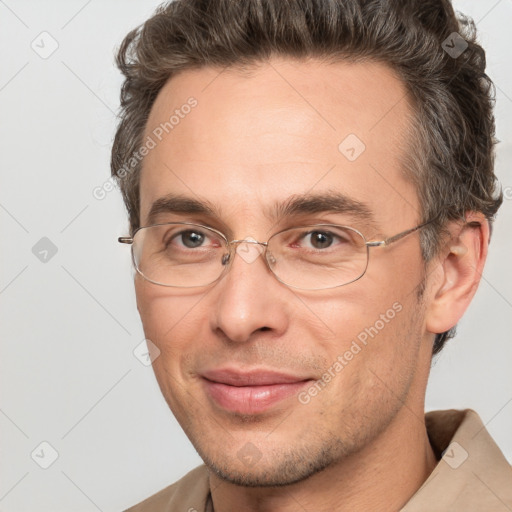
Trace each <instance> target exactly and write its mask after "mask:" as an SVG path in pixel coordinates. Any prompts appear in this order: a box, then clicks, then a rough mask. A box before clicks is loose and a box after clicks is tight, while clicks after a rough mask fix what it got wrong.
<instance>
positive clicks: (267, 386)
mask: <svg viewBox="0 0 512 512" xmlns="http://www.w3.org/2000/svg"><path fill="white" fill-rule="evenodd" d="M201 377H202V380H203V383H204V387H205V390H206V394H207V395H208V397H209V398H210V399H211V400H212V401H213V402H214V403H215V404H216V405H217V406H219V407H221V408H222V409H224V410H227V411H229V412H233V413H238V414H261V413H263V412H265V411H267V410H269V409H271V408H272V407H273V406H275V405H277V404H278V403H279V402H281V401H283V400H285V399H286V398H289V397H291V396H293V395H296V394H297V393H298V392H299V391H300V389H301V388H303V387H304V386H306V385H307V384H309V383H310V382H311V381H312V380H314V379H312V378H311V377H302V376H296V375H289V374H285V373H281V372H275V371H271V370H253V371H248V372H240V371H234V370H230V369H222V370H210V371H206V372H203V373H202V374H201Z"/></svg>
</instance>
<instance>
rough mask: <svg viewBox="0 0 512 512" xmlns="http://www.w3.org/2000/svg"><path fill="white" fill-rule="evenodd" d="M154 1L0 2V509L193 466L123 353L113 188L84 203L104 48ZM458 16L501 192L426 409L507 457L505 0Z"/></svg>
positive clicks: (511, 248) (98, 171) (509, 68)
mask: <svg viewBox="0 0 512 512" xmlns="http://www.w3.org/2000/svg"><path fill="white" fill-rule="evenodd" d="M157 5H158V3H157V2H143V1H138V2H135V1H133V0H131V1H126V0H124V1H122V2H121V1H120V0H117V1H103V2H100V1H99V0H92V1H91V0H90V1H89V2H87V1H85V0H73V1H66V2H64V1H60V2H59V1H57V0H51V1H45V2H41V1H35V0H34V1H27V0H24V1H22V0H20V1H15V0H5V1H0V112H1V117H0V141H1V145H2V146H1V151H0V171H1V179H2V186H1V188H0V222H1V226H2V264H1V266H0V302H1V307H2V321H1V324H0V325H1V334H2V345H1V354H0V429H1V438H0V450H1V451H0V466H1V473H0V511H3V512H13V511H20V512H21V511H23V512H24V511H31V512H33V511H36V510H37V511H48V512H50V511H51V512H59V511H65V512H70V511H95V510H101V511H104V512H106V511H114V510H121V509H123V508H125V507H128V506H129V505H133V504H135V503H136V502H138V501H140V500H141V499H143V498H145V497H146V496H148V495H150V494H152V493H154V492H156V491H157V490H159V489H161V488H163V487H165V486H167V485H168V484H170V483H171V482H173V481H175V480H177V479H178V478H179V477H180V476H182V475H183V474H185V472H187V471H188V470H189V469H191V468H193V467H195V466H196V465H198V464H199V463H200V459H199V457H198V456H197V454H196V453H195V451H194V449H193V448H192V446H191V445H190V443H189V441H188V440H187V438H186V437H185V435H184V434H183V433H182V431H181V429H180V428H179V426H178V425H177V423H176V421H175V420H174V418H173V416H172V415H171V413H170V412H169V410H168V408H167V406H166V404H165V402H164V400H163V398H162V397H161V394H160V390H159V388H158V386H157V384H156V381H155V379H154V376H153V372H152V370H151V367H145V366H143V365H142V364H141V363H140V362H139V361H138V360H137V359H136V358H135V357H134V355H133V353H132V351H133V350H134V348H135V347H136V346H137V345H139V344H140V343H141V341H142V340H143V339H144V335H143V332H142V328H141V325H140V321H139V317H138V313H137V310H136V306H135V300H134V292H133V285H132V271H131V268H130V261H129V248H128V247H127V246H121V245H119V244H118V243H117V241H116V240H117V236H119V235H124V234H126V232H127V226H128V224H127V220H126V216H125V212H124V207H123V204H122V201H121V197H120V194H119V192H118V191H117V190H114V191H112V192H110V193H109V194H108V195H107V197H106V198H105V199H104V200H102V201H99V200H97V199H95V198H94V197H93V195H92V190H93V188H94V187H96V186H98V185H101V184H102V183H103V182H104V181H105V180H107V179H108V178H109V174H110V171H109V154H110V148H111V142H112V137H113V133H114V126H115V116H114V113H115V112H116V111H117V108H118V96H119V88H120V85H121V77H120V74H119V73H118V72H117V70H116V69H115V67H114V65H113V55H114V50H115V48H116V47H117V45H119V43H120V42H121V40H122V38H123V36H124V35H125V34H126V33H127V32H128V30H130V29H131V28H134V27H135V26H136V25H138V24H139V23H141V22H143V21H144V20H145V19H146V18H147V17H148V16H149V15H150V14H151V13H152V12H153V10H154V8H155V7H156V6H157ZM456 7H457V8H458V9H460V10H462V11H463V12H466V13H468V14H470V15H472V16H473V17H474V19H475V21H476V22H477V23H478V28H479V30H480V39H481V41H482V42H483V44H484V46H485V47H486V49H487V50H488V73H489V75H490V76H491V78H492V79H493V80H494V81H495V83H496V86H497V129H498V130H497V132H498V137H499V139H500V140H501V144H500V145H499V149H498V158H497V174H498V176H499V178H500V180H501V182H502V184H503V187H504V189H505V190H506V192H507V199H506V200H505V203H504V205H503V207H502V209H501V211H500V213H499V216H498V219H497V222H496V225H495V234H494V239H493V242H492V244H491V251H490V256H489V260H488V264H487V267H486V270H485V273H484V276H483V280H482V284H481V286H480V289H479V291H478V294H477V297H476V299H475V300H474V302H473V304H472V306H471V307H470V309H469V311H468V313H467V314H466V316H465V318H464V320H463V321H462V322H461V323H460V326H459V334H458V336H457V338H456V339H455V340H453V341H451V342H450V344H449V346H448V347H447V348H446V349H445V350H444V352H443V354H442V356H441V357H440V358H439V360H438V361H437V362H436V364H435V365H434V368H433V371H432V377H431V383H430V386H429V389H428V394H427V410H431V409H440V408H459V409H460V408H465V407H471V408H473V409H475V410H477V411H478V413H479V414H480V415H481V417H482V419H483V421H484V423H486V425H487V428H488V430H489V431H490V433H491V435H492V436H493V437H494V438H495V440H496V442H497V443H498V444H499V446H500V447H501V449H502V450H503V451H504V453H505V455H506V456H507V458H508V460H509V461H512V435H511V434H512V372H511V364H510V363H511V361H512V344H511V343H510V337H511V335H510V331H511V317H512V273H511V270H510V263H511V254H512V236H511V235H512V233H511V226H512V204H511V203H512V174H511V170H510V167H511V164H512V144H511V142H512V65H511V64H512V62H511V56H510V51H511V49H512V31H511V30H510V27H511V26H512V0H499V1H496V0H490V1H487V0H486V1H483V0H478V1H476V0H475V1H463V0H461V1H457V2H456ZM43 31H47V32H48V33H49V34H51V37H52V38H53V39H55V40H56V41H57V42H58V45H59V47H58V49H57V50H56V51H55V53H53V54H52V55H51V56H50V57H49V58H47V59H43V58H41V57H40V56H39V55H38V54H37V53H36V52H35V51H34V50H33V49H32V48H31V43H32V41H33V40H35V41H36V44H39V46H40V47H41V46H42V45H43V43H41V42H40V41H41V37H46V38H47V39H45V42H44V46H45V48H46V49H47V50H48V49H49V48H51V46H50V45H51V39H49V38H48V36H39V34H41V32H43ZM43 237H47V238H49V239H50V240H51V241H52V243H53V244H54V245H55V246H56V248H57V253H56V254H55V255H54V256H53V257H51V258H49V261H47V262H46V263H43V262H41V261H40V260H39V259H38V258H37V257H36V256H35V255H34V254H33V252H32V248H33V246H34V245H35V244H36V243H37V242H38V241H39V240H40V239H41V238H43ZM43 441H46V442H48V443H50V445H51V446H52V447H53V448H54V449H55V450H56V451H57V452H58V455H59V456H58V458H57V460H56V461H55V463H54V464H53V465H51V466H50V467H49V468H48V469H46V470H45V469H42V468H40V467H39V466H38V465H37V464H36V463H35V462H34V460H33V459H32V458H31V453H32V452H33V451H34V449H36V448H37V447H38V446H39V445H40V443H41V442H43ZM40 450H41V448H39V450H36V452H35V453H36V455H35V456H34V457H35V458H37V453H39V454H41V451H40ZM43 451H44V453H45V455H44V457H46V458H48V457H50V456H51V452H50V449H49V448H46V449H44V447H43ZM44 457H42V456H41V457H40V458H39V461H40V462H41V461H42V459H43V458H44ZM47 460H48V459H47Z"/></svg>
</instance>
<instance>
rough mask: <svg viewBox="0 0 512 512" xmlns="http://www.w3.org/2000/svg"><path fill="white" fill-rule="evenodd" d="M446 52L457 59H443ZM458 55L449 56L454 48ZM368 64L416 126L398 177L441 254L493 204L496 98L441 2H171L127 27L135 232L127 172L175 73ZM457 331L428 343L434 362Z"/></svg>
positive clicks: (460, 25)
mask: <svg viewBox="0 0 512 512" xmlns="http://www.w3.org/2000/svg"><path fill="white" fill-rule="evenodd" d="M450 48H452V49H454V51H450ZM455 50H457V51H455ZM274 55H279V56H288V57H293V58H306V57H317V58H320V59H324V60H327V61H330V62H335V61H337V60H358V61H363V60H375V61H379V62H383V63H385V64H387V65H388V66H390V67H391V68H392V69H393V70H394V71H395V72H396V73H397V75H398V76H399V77H400V78H401V79H402V80H403V82H404V84H405V85H406V87H407V90H408V93H409V96H410V99H411V102H412V104H413V105H414V114H415V119H414V122H413V125H412V127H411V128H412V133H411V134H410V137H409V138H410V148H409V151H406V152H405V153H406V155H405V157H404V158H405V162H404V163H405V166H404V167H405V171H406V173H407V175H408V177H409V178H410V179H412V180H413V181H414V183H415V184H416V187H417V191H418V195H419V200H420V204H421V208H422V220H427V219H431V218H433V217H436V216H437V220H436V222H434V223H433V224H432V225H431V227H430V228H428V229H425V230H424V232H423V233H422V235H421V237H422V238H421V240H422V250H423V256H424V258H425V260H426V261H428V260H429V259H431V258H432V257H433V256H434V255H435V254H436V251H437V249H438V248H439V238H440V232H441V228H442V226H443V225H444V224H445V223H446V221H448V220H456V219H461V218H463V217H464V215H465V213H466V212H468V211H478V212H482V213H483V214H484V215H485V216H486V217H487V219H489V221H492V219H493V217H494V215H495V214H496V212H497V210H498V208H499V206H500V204H501V201H502V195H501V192H500V191H498V190H497V186H496V177H495V175H494V144H495V139H494V130H495V128H494V116H493V103H494V90H493V84H492V82H491V80H490V79H489V77H488V76H487V75H486V74H485V53H484V51H483V49H482V48H481V46H479V45H478V44H477V42H476V29H475V26H474V23H473V22H472V21H471V20H470V19H468V18H466V17H464V16H462V15H458V16H456V15H455V13H454V10H453V8H452V5H451V3H450V2H449V0H404V1H398V0H366V1H362V0H175V1H172V2H170V3H168V4H164V5H162V6H161V7H159V8H158V9H157V11H156V13H155V14H154V16H153V17H151V18H150V19H148V20H147V21H146V22H145V23H144V24H142V25H141V26H139V27H137V28H136V29H134V30H132V31H131V32H130V33H129V34H128V35H127V36H126V37H125V39H124V41H123V42H122V44H121V47H120V49H119V51H118V54H117V65H118V67H119V69H120V70H121V72H122V73H123V75H124V77H125V80H124V83H123V86H122V91H121V112H120V122H119V125H118V128H117V132H116V136H115V140H114V145H113V148H112V159H111V170H112V176H113V177H114V178H116V179H117V181H118V184H119V186H120V189H121V192H122V195H123V199H124V202H125V204H126V208H127V210H128V214H129V220H130V230H131V232H132V233H133V232H134V231H135V230H136V229H137V228H138V227H139V226H140V211H139V177H140V168H141V163H140V162H138V163H136V165H134V166H133V169H132V170H131V171H130V172H128V173H127V172H122V173H120V172H119V171H120V170H121V169H124V170H126V169H127V167H126V165H127V162H128V161H129V160H130V159H131V158H132V155H133V154H134V153H135V152H137V151H138V150H139V148H140V146H141V145H142V143H143V135H144V130H145V127H146V126H145V125H146V122H147V119H148V116H149V113H150V110H151V107H152V105H153V103H154V101H155V99H156V97H157V95H158V93H159V92H160V90H161V88H162V87H163V86H164V84H165V83H166V82H167V80H168V79H169V78H171V77H172V76H173V75H175V74H176V73H177V72H178V71H181V70H184V69H192V68H198V67H202V66H217V67H226V66H233V67H236V66H242V65H248V64H255V63H258V62H264V61H265V60H268V59H269V58H270V57H271V56H274ZM452 335H453V331H449V332H446V333H440V334H438V335H437V336H436V340H435V344H434V354H435V353H437V352H439V351H440V350H441V348H442V346H443V344H444V343H445V341H446V340H447V339H448V338H449V337H451V336H452Z"/></svg>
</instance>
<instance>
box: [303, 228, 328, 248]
mask: <svg viewBox="0 0 512 512" xmlns="http://www.w3.org/2000/svg"><path fill="white" fill-rule="evenodd" d="M308 236H309V237H310V239H309V240H310V244H311V245H312V246H313V247H314V248H315V249H326V248H327V247H330V246H331V245H332V243H333V241H334V236H333V235H332V233H326V232H323V231H313V232H311V233H309V235H308Z"/></svg>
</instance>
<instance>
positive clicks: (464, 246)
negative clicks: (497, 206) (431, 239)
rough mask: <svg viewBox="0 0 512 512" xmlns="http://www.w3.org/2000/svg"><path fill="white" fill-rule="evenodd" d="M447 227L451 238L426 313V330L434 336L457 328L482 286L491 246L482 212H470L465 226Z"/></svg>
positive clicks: (455, 223)
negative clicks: (488, 249)
mask: <svg viewBox="0 0 512 512" xmlns="http://www.w3.org/2000/svg"><path fill="white" fill-rule="evenodd" d="M447 228H448V230H449V232H450V233H451V237H450V239H449V240H448V242H446V243H445V245H444V249H443V250H442V251H441V255H440V256H439V257H438V261H437V265H438V267H437V269H436V271H435V274H436V275H437V277H438V279H436V280H435V284H434V287H433V289H432V290H431V292H432V293H431V297H432V298H431V301H430V304H429V305H428V308H427V314H426V328H427V331H428V332H430V333H434V334H437V333H442V332H445V331H448V330H449V329H451V328H452V327H454V326H455V325H456V324H457V322H458V321H459V320H460V319H461V317H462V315H463V314H464V312H465V311H466V309H467V308H468V306H469V303H470V302H471V300H472V299H473V296H474V295H475V292H476V290H477V288H478V284H479V283H480V278H481V276H482V271H483V268H484V264H485V260H486V258H487V248H488V245H489V236H490V230H489V222H488V221H487V219H486V218H485V216H484V215H483V214H481V213H475V212H469V213H467V214H466V222H465V223H464V224H463V225H462V226H461V224H460V222H453V223H451V224H449V225H448V226H447ZM438 271H439V272H438Z"/></svg>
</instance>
